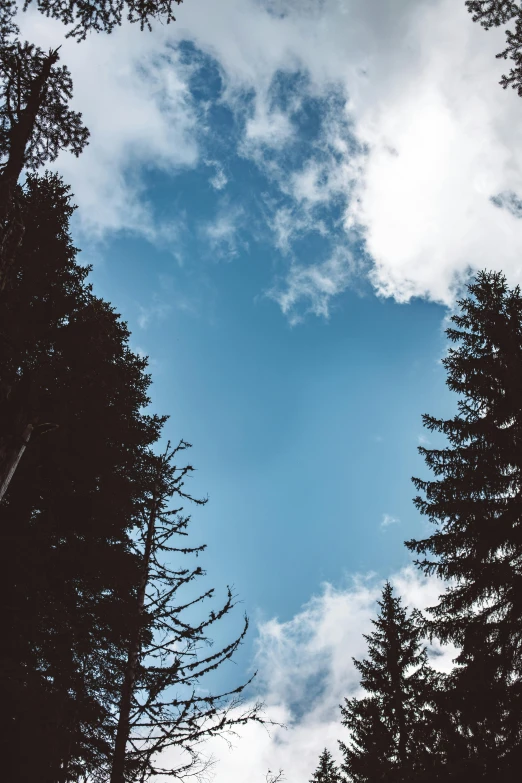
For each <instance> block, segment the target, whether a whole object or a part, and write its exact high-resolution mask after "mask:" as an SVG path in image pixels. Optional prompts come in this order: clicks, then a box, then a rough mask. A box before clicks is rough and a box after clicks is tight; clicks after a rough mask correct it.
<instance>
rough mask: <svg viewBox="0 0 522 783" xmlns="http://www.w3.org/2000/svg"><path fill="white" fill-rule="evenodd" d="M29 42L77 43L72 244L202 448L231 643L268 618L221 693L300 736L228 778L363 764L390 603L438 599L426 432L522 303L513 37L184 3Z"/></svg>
mask: <svg viewBox="0 0 522 783" xmlns="http://www.w3.org/2000/svg"><path fill="white" fill-rule="evenodd" d="M21 23H22V28H23V33H24V35H25V36H26V37H27V38H29V39H30V40H34V41H36V42H37V43H39V44H40V45H42V46H45V47H49V46H56V45H57V44H63V45H62V49H61V50H60V51H61V57H62V61H63V62H64V63H67V65H68V66H69V68H70V70H71V72H72V75H73V80H74V85H75V93H74V106H75V108H77V109H79V110H80V111H82V112H83V116H84V119H85V122H86V124H87V126H88V127H89V128H90V130H91V134H92V139H91V143H90V146H89V147H88V149H87V150H86V151H85V153H84V154H83V155H82V156H81V157H80V158H79V159H75V158H74V157H72V156H68V155H63V156H62V157H60V158H59V159H58V161H57V163H56V167H57V169H58V170H59V171H60V172H61V173H62V175H63V177H64V179H65V180H66V182H68V183H70V185H71V188H72V191H73V193H74V200H75V203H76V204H77V205H78V210H77V212H76V215H75V218H74V225H73V233H74V240H75V242H76V244H77V245H78V246H79V247H81V248H82V255H81V259H82V261H85V262H88V263H91V264H92V265H93V272H92V281H93V284H94V286H95V290H96V292H97V293H98V294H99V295H101V296H104V297H105V298H107V299H108V300H110V301H111V302H112V303H113V304H114V305H115V307H116V309H117V310H118V312H120V313H121V314H122V317H123V318H125V320H127V321H128V323H129V326H130V328H131V330H132V338H131V345H132V347H133V349H134V350H136V351H139V352H140V353H143V354H145V355H147V356H149V357H150V367H151V372H152V375H153V381H154V382H153V387H152V406H153V408H154V409H155V410H157V411H159V412H161V413H168V414H169V415H170V420H169V422H168V425H167V427H166V436H167V437H170V438H171V439H172V440H177V439H179V438H181V437H182V438H184V439H186V440H188V441H189V442H190V443H192V444H193V450H192V454H191V462H192V463H193V464H194V466H195V467H196V468H197V471H196V472H195V474H194V476H193V478H192V479H191V484H190V488H191V490H193V491H194V493H195V494H199V495H202V496H207V495H208V497H209V503H208V505H207V506H206V507H205V508H204V509H202V510H197V511H196V512H195V513H194V517H193V527H192V530H193V537H194V543H199V542H202V541H204V542H206V543H207V544H208V551H207V553H206V554H205V558H206V560H205V565H206V569H207V573H208V579H209V580H211V582H212V584H214V585H215V586H216V588H217V591H218V594H219V591H220V589H221V590H222V593H223V594H224V591H225V587H226V585H227V584H232V585H234V589H235V592H236V593H237V595H238V597H239V599H240V602H241V603H240V605H239V606H238V607H237V612H236V621H235V622H232V624H231V625H229V626H227V627H226V629H225V630H226V633H233V632H234V630H235V629H238V628H239V626H240V622H241V612H242V611H246V612H247V613H248V615H249V616H250V619H251V631H250V634H249V638H248V640H247V642H246V643H245V645H244V646H243V648H242V649H241V651H240V654H239V655H238V657H237V662H236V665H235V666H231V667H229V668H228V669H227V670H226V671H224V672H223V673H222V674H220V675H219V676H218V677H216V682H215V683H213V684H215V685H216V687H218V686H222V685H224V686H228V685H229V684H234V683H237V682H238V681H241V680H242V679H244V678H245V677H248V676H249V674H250V673H251V672H252V671H253V670H254V669H257V670H258V677H257V680H256V692H255V694H253V696H252V697H254V695H257V696H260V697H261V698H263V699H264V700H265V702H266V705H267V714H268V715H269V717H271V718H273V719H274V720H276V721H280V722H281V723H285V724H286V726H287V728H286V729H284V730H283V729H278V728H275V729H274V730H273V731H271V732H270V733H268V732H266V731H265V730H264V729H263V728H262V727H259V726H252V727H249V728H247V729H245V731H244V732H243V734H244V736H242V737H237V738H235V739H234V740H233V743H232V744H233V748H231V749H230V748H229V747H228V746H227V745H226V744H225V743H223V742H222V743H221V744H218V745H216V746H215V747H214V746H213V747H211V748H209V749H208V751H206V752H208V753H209V754H211V753H214V754H215V756H216V759H217V762H216V765H215V767H214V770H213V774H214V778H213V779H214V780H215V781H216V783H250V782H251V781H260V783H261V782H262V781H263V780H264V775H265V772H266V770H267V769H268V768H270V769H272V770H276V769H279V768H283V769H284V771H285V775H286V780H287V781H288V783H299V782H301V781H306V780H308V779H309V777H310V776H311V774H312V772H313V769H314V768H315V766H316V762H317V757H318V755H319V753H320V752H321V750H322V748H323V747H324V746H325V745H327V746H328V747H329V748H330V750H331V751H332V752H333V754H334V755H335V756H336V757H337V758H338V751H337V739H339V738H343V736H344V735H343V730H342V728H341V727H340V725H339V710H338V704H339V703H340V702H341V701H342V699H343V698H344V696H349V695H352V694H353V693H356V692H357V689H358V680H357V675H356V672H355V670H354V667H353V664H352V656H356V657H357V656H359V657H361V656H363V655H364V654H365V643H364V639H363V638H362V634H363V633H364V632H366V631H368V630H369V628H370V620H371V617H372V616H373V614H374V613H375V600H376V598H377V597H378V595H379V592H380V589H381V587H382V584H383V581H384V580H385V579H387V578H390V579H391V580H392V582H393V584H394V585H395V586H396V587H397V589H398V590H399V591H400V592H401V594H402V595H403V596H404V598H405V601H406V603H407V604H408V605H409V606H411V607H413V606H419V607H425V606H429V605H430V602H431V603H433V602H434V601H435V599H436V596H437V594H438V591H440V589H441V586H440V585H439V584H437V583H436V582H434V581H433V580H425V579H424V578H423V577H422V576H421V575H420V574H419V573H418V572H417V571H416V570H415V568H414V567H413V566H412V563H411V558H410V555H409V554H408V552H407V550H406V548H405V547H404V545H403V542H404V540H405V539H408V538H410V537H421V536H423V535H424V534H425V533H426V531H427V526H426V523H425V522H424V521H423V520H422V519H420V518H419V515H418V513H417V512H416V510H415V508H414V506H413V503H412V497H413V495H414V494H415V493H414V488H413V486H412V484H411V476H412V475H417V476H418V475H425V469H424V466H423V463H422V460H421V458H420V456H419V455H418V454H417V446H419V445H426V444H427V443H428V442H429V437H431V436H429V435H428V433H426V432H424V431H423V429H422V421H421V417H422V414H423V413H425V412H429V413H432V414H436V415H440V416H446V415H450V414H451V413H452V411H453V410H454V408H455V400H454V399H453V398H452V397H451V395H450V394H449V392H448V391H447V390H446V388H445V384H444V381H445V376H444V369H443V367H442V365H441V359H442V357H443V356H444V352H445V350H446V343H445V338H444V328H445V326H446V325H447V318H448V315H449V314H450V313H451V311H452V309H453V308H454V306H455V301H456V299H457V298H458V296H459V294H460V293H461V292H462V287H463V285H464V284H465V282H466V280H467V279H468V278H469V275H470V274H472V273H473V271H476V270H478V269H482V268H488V269H502V270H504V272H505V273H506V274H507V276H508V279H509V280H510V282H512V283H515V282H521V281H522V270H521V262H520V259H521V258H522V221H521V220H520V217H521V216H522V210H521V206H520V205H521V203H522V201H521V199H522V146H521V145H520V142H519V135H520V134H519V128H520V127H521V122H522V101H521V100H520V99H519V98H518V97H517V96H516V94H515V93H513V92H511V91H508V92H506V91H503V90H502V89H501V88H500V87H499V85H498V81H499V79H500V76H501V75H502V73H503V71H504V70H505V67H506V64H505V63H504V62H503V61H498V60H496V59H495V56H494V55H495V54H496V52H498V51H500V50H501V48H502V41H503V38H502V31H498V30H495V31H489V32H488V33H487V34H486V33H485V32H484V31H483V30H482V29H481V28H480V27H479V26H478V25H474V24H472V22H471V20H470V17H469V15H468V14H467V13H466V10H465V7H464V2H461V1H460V0H458V1H456V0H313V2H312V0H220V2H219V3H216V2H215V1H214V2H213V0H185V2H184V3H183V5H182V6H180V8H179V10H178V11H177V22H176V24H173V25H169V26H168V27H167V26H161V25H157V26H156V27H155V29H154V30H153V32H152V33H145V32H144V33H141V32H140V31H139V29H137V28H136V27H129V26H124V27H123V28H122V29H120V30H116V31H115V32H114V33H113V34H111V35H110V36H102V35H98V36H91V37H89V38H88V40H87V41H86V42H85V43H82V44H75V43H74V42H71V41H64V30H63V28H62V27H61V25H60V24H58V23H55V22H52V21H49V20H47V19H45V18H44V17H42V16H40V15H38V14H37V13H36V12H34V11H29V12H28V13H26V14H25V15H24V16H23V18H22V19H21ZM223 633H225V631H224V632H223ZM219 641H220V639H219V638H218V639H217V642H219ZM432 655H433V656H434V660H435V661H436V663H437V665H438V666H440V667H442V668H444V667H446V668H447V667H448V666H449V665H450V661H451V651H448V650H446V651H441V650H440V649H438V648H437V647H436V646H435V647H434V648H433V650H432Z"/></svg>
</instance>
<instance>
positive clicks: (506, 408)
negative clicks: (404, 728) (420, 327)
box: [407, 272, 522, 778]
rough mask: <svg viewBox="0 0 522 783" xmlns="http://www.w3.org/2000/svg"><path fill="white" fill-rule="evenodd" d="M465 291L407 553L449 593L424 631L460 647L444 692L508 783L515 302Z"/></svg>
mask: <svg viewBox="0 0 522 783" xmlns="http://www.w3.org/2000/svg"><path fill="white" fill-rule="evenodd" d="M468 291H469V296H468V297H466V298H465V299H463V300H461V301H460V302H459V308H460V312H459V313H458V314H456V315H454V316H453V318H452V321H453V326H452V328H450V329H448V330H447V334H448V337H449V339H450V341H451V342H452V343H454V344H455V346H456V347H452V348H451V349H450V350H449V352H448V355H447V357H446V358H445V359H444V366H445V368H446V370H447V373H448V378H447V384H448V386H449V388H450V389H451V390H452V391H454V392H456V393H457V394H459V395H460V397H459V401H458V412H457V414H456V415H455V416H454V417H453V418H451V419H437V418H435V417H432V416H424V424H425V426H426V427H427V428H428V429H429V430H430V431H434V432H437V433H442V434H443V435H445V436H446V438H447V441H448V444H449V445H447V446H445V447H443V448H439V449H428V448H424V447H421V448H420V452H421V454H422V455H423V456H424V459H425V461H426V464H427V465H428V467H429V468H430V469H431V470H432V471H433V473H434V476H435V478H434V480H430V481H423V480H420V479H414V483H415V485H416V487H417V488H418V489H419V490H420V491H421V492H422V495H419V496H418V497H417V498H416V499H415V504H416V506H417V508H418V509H419V510H420V512H421V513H422V514H424V515H426V516H427V517H428V518H429V519H430V521H431V522H433V523H434V524H435V525H436V526H437V530H436V531H435V532H434V533H433V534H432V535H431V536H429V537H428V538H425V539H422V540H413V541H409V542H407V546H408V547H409V549H410V550H412V551H414V552H416V553H417V554H419V555H421V556H422V557H421V559H420V560H418V561H417V564H418V565H419V567H420V568H421V569H422V570H423V571H424V572H425V573H426V574H432V573H435V574H437V575H438V576H440V577H441V578H442V579H444V580H446V581H447V583H448V587H447V589H446V591H445V593H444V594H443V595H441V596H440V597H439V602H438V604H437V605H436V606H435V607H433V608H432V609H431V610H430V613H431V618H432V619H431V620H430V623H429V628H430V631H431V633H434V634H435V635H437V636H438V637H439V638H440V639H442V640H443V641H452V642H454V643H455V644H456V645H457V647H459V648H460V653H459V656H458V658H457V664H458V669H457V671H456V672H455V681H454V685H455V686H456V685H458V684H459V683H462V684H463V688H461V689H456V688H454V689H453V705H454V710H455V711H457V710H458V711H459V712H460V713H461V714H462V716H463V727H462V731H463V732H464V733H465V734H466V735H467V736H468V737H471V739H470V744H471V745H472V746H473V747H476V748H477V753H479V754H480V753H481V752H482V751H484V752H483V754H482V761H481V764H482V770H483V773H484V775H485V776H487V775H490V776H491V775H493V776H495V775H497V776H498V775H499V774H501V773H500V771H499V770H500V768H502V770H503V772H502V774H503V775H504V776H505V777H506V778H507V777H509V775H511V774H512V773H511V772H510V770H512V771H513V774H516V769H517V766H518V764H519V760H518V761H517V759H518V758H519V755H520V750H521V737H520V728H519V727H520V725H521V721H520V718H521V713H522V705H521V702H520V689H521V675H522V645H521V639H522V591H521V584H522V538H521V529H520V516H521V508H522V505H521V498H522V496H521V491H520V489H521V484H520V476H521V472H522V457H521V443H522V394H521V391H522V295H521V292H520V289H519V288H518V287H516V288H514V289H512V290H510V289H509V288H508V285H507V283H506V279H505V277H504V276H503V275H502V274H501V273H487V272H481V273H480V274H478V275H477V278H476V280H475V281H474V282H473V283H472V284H470V285H469V286H468ZM473 680H476V681H477V682H480V688H479V691H480V693H479V695H478V697H477V698H475V697H474V696H473V693H472V691H473V688H471V687H470V685H469V683H470V682H472V681H473ZM481 704H482V710H481V711H479V708H480V706H481ZM493 706H494V709H493ZM464 716H467V717H466V718H465V720H464ZM475 758H477V757H476V755H475ZM497 765H500V766H497Z"/></svg>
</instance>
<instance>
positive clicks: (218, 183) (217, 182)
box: [207, 160, 228, 191]
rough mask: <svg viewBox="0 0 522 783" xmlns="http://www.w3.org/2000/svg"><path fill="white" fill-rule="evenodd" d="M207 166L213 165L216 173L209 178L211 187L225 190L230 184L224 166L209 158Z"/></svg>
mask: <svg viewBox="0 0 522 783" xmlns="http://www.w3.org/2000/svg"><path fill="white" fill-rule="evenodd" d="M207 166H211V167H212V168H213V169H214V174H213V176H212V177H210V179H209V183H210V185H211V187H212V188H214V190H218V191H219V190H223V189H224V188H225V187H226V186H227V184H228V177H227V175H226V174H225V170H224V168H223V166H222V165H221V163H219V162H218V161H217V160H208V161H207Z"/></svg>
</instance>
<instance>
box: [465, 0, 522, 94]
mask: <svg viewBox="0 0 522 783" xmlns="http://www.w3.org/2000/svg"><path fill="white" fill-rule="evenodd" d="M466 7H467V9H468V11H469V12H470V14H472V19H473V21H474V22H478V23H479V24H480V25H482V27H483V28H484V29H485V30H490V29H491V28H492V27H503V26H504V25H506V24H508V23H509V22H511V21H514V28H513V30H506V43H507V46H506V48H505V49H504V50H503V51H502V52H500V53H499V54H497V57H498V58H500V59H503V60H507V59H508V58H509V59H510V60H512V62H513V64H514V67H513V68H511V69H510V71H509V74H507V75H504V76H502V79H501V80H500V84H501V85H502V87H503V88H504V89H506V88H507V87H512V88H513V89H514V90H516V91H517V92H518V94H519V95H520V96H522V6H521V5H520V4H519V3H513V2H511V0H466Z"/></svg>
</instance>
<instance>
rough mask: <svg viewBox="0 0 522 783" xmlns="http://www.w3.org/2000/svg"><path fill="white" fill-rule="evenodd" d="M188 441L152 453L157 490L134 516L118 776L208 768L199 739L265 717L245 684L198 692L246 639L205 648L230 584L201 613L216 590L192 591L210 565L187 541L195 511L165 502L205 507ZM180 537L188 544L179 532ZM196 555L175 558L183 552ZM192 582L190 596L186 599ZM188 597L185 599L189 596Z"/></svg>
mask: <svg viewBox="0 0 522 783" xmlns="http://www.w3.org/2000/svg"><path fill="white" fill-rule="evenodd" d="M187 448H190V444H188V443H186V442H184V441H181V442H180V444H179V445H178V446H177V447H176V448H174V449H172V450H171V449H170V446H167V449H166V451H165V453H164V454H163V455H161V456H159V457H152V460H151V465H150V489H149V490H148V492H146V493H145V495H144V497H143V499H142V503H141V506H140V511H139V518H138V520H137V523H138V529H139V533H138V536H137V544H136V547H137V551H138V553H139V559H140V570H141V576H140V581H139V586H138V590H137V595H136V615H135V617H136V622H135V623H134V630H133V634H132V637H131V640H130V645H129V650H128V659H127V665H126V669H125V677H124V681H123V684H122V689H121V697H120V704H119V719H118V726H117V733H116V741H115V750H114V757H113V763H112V772H111V783H124V781H125V780H126V779H128V778H134V777H136V776H137V777H138V778H139V780H140V781H145V780H148V779H149V778H152V779H154V778H155V776H157V775H163V776H171V777H176V778H178V777H180V776H183V775H187V774H188V773H189V771H190V773H191V774H196V772H197V773H201V771H202V770H201V766H202V765H203V768H204V767H205V762H204V761H202V757H201V755H200V753H199V752H198V746H199V745H200V743H201V742H202V740H204V739H205V738H206V737H210V736H213V735H216V734H224V733H226V732H227V731H230V730H231V729H233V728H234V727H235V726H239V725H244V724H245V723H247V722H249V721H252V720H254V721H261V720H262V719H261V717H260V705H255V706H254V707H249V708H246V709H244V710H243V709H240V696H241V693H242V692H243V690H244V688H245V687H246V685H245V684H243V685H240V686H238V687H236V688H234V689H233V690H232V691H231V692H228V693H220V694H211V693H208V692H207V693H205V694H204V695H201V694H199V695H198V693H197V686H198V683H200V681H201V680H202V679H204V677H205V675H207V674H209V673H210V672H212V671H215V670H216V669H218V668H219V667H221V666H222V664H224V663H225V662H226V661H229V660H230V659H231V658H232V656H233V655H234V653H235V652H236V650H237V649H238V647H239V645H240V644H241V642H242V641H243V639H244V637H245V634H246V631H247V628H248V621H247V620H246V619H245V623H244V627H243V630H242V632H241V633H240V635H239V636H238V637H237V638H236V639H234V640H233V641H232V642H230V643H229V644H227V645H226V646H225V647H223V648H220V649H218V650H217V651H214V650H210V649H207V650H205V647H207V648H208V645H209V640H208V637H207V634H208V632H209V630H210V629H211V628H212V627H213V626H215V624H216V623H217V622H219V621H220V620H222V619H223V618H224V617H225V616H226V615H227V614H228V613H229V612H230V611H231V609H232V608H233V606H234V598H233V595H232V592H231V591H230V589H229V590H228V595H227V598H226V601H225V602H224V604H222V605H221V606H220V607H219V608H218V609H217V610H211V611H210V612H209V613H208V614H207V615H206V616H204V617H203V619H199V620H195V619H194V611H195V609H197V608H198V607H199V606H200V605H201V604H203V603H205V602H206V601H208V600H209V599H211V598H212V596H213V593H214V590H213V589H208V590H206V591H205V592H203V593H199V594H198V593H196V594H195V595H194V592H193V590H192V592H190V588H191V586H192V584H193V582H194V581H195V580H197V579H198V577H200V576H202V574H203V571H202V570H201V567H200V566H199V565H196V564H195V563H194V562H192V564H191V563H190V560H192V561H194V559H197V558H198V556H199V555H200V554H201V553H202V552H203V551H204V549H205V547H204V546H196V547H191V546H187V545H186V544H184V543H183V538H184V537H185V536H187V526H188V523H189V520H190V517H189V516H186V515H185V514H183V508H182V507H178V508H175V509H170V510H169V508H168V503H169V502H172V500H174V501H175V502H180V503H183V502H184V501H190V502H194V503H196V504H198V505H204V503H205V502H206V501H203V500H198V499H195V498H193V497H192V496H191V495H189V494H188V493H187V491H186V489H185V487H184V485H185V481H186V478H187V476H189V475H190V473H191V472H192V470H193V469H192V467H191V466H190V465H188V466H185V467H182V468H180V467H178V465H177V464H176V462H177V459H178V458H179V457H180V456H181V454H182V453H183V452H184V451H185V450H186V449H187ZM180 538H181V542H180V541H179V539H180ZM180 557H181V558H183V559H185V558H187V557H188V558H189V559H190V560H189V563H188V564H187V565H186V566H184V565H183V564H180V565H177V564H174V563H172V562H171V561H172V560H173V559H174V558H176V559H177V560H179V558H180ZM187 589H189V594H188V596H189V597H187V592H186V591H187ZM183 596H185V597H183ZM168 748H175V749H177V750H178V758H179V763H178V765H177V766H176V765H173V766H172V767H171V766H165V761H163V759H162V753H163V751H165V750H166V749H168Z"/></svg>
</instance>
